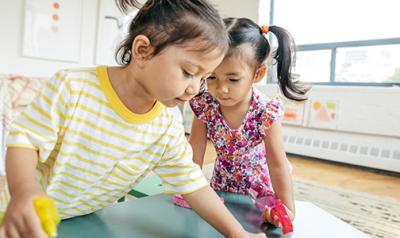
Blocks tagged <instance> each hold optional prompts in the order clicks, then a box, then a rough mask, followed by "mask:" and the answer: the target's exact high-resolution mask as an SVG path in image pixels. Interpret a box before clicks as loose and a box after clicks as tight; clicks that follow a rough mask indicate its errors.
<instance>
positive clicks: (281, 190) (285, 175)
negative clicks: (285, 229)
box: [264, 121, 295, 224]
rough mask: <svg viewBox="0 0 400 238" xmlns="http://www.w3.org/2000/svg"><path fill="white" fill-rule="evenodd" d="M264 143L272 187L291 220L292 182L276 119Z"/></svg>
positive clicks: (279, 125) (292, 210)
mask: <svg viewBox="0 0 400 238" xmlns="http://www.w3.org/2000/svg"><path fill="white" fill-rule="evenodd" d="M264 143H265V149H266V152H267V164H268V169H269V174H270V177H271V183H272V187H273V189H274V191H275V193H276V196H277V197H278V198H279V199H281V200H282V202H283V203H284V204H285V205H286V207H287V208H288V209H289V211H288V214H289V216H290V218H291V220H293V219H294V216H295V206H294V197H293V183H292V177H291V175H290V172H289V168H288V162H287V158H286V153H285V149H284V145H283V140H282V126H281V124H280V123H279V122H278V121H275V122H274V123H273V124H272V125H271V127H270V128H269V130H268V132H267V135H266V137H265V138H264ZM274 224H275V223H274Z"/></svg>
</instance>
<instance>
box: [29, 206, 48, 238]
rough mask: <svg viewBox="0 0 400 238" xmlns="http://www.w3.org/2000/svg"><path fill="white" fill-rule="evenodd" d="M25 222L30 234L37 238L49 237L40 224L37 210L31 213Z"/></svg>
mask: <svg viewBox="0 0 400 238" xmlns="http://www.w3.org/2000/svg"><path fill="white" fill-rule="evenodd" d="M25 224H26V227H27V229H28V232H30V233H29V234H31V236H32V237H35V238H42V237H43V238H47V237H48V235H46V233H45V232H44V230H43V228H42V225H41V224H40V220H39V217H38V216H37V214H36V212H34V211H33V212H32V213H30V214H29V215H28V216H27V217H26V219H25Z"/></svg>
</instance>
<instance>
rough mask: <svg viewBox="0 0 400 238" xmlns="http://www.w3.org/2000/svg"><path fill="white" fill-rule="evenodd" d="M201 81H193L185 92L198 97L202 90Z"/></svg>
mask: <svg viewBox="0 0 400 238" xmlns="http://www.w3.org/2000/svg"><path fill="white" fill-rule="evenodd" d="M200 84H201V80H193V81H192V82H191V83H190V84H189V86H188V87H187V88H186V90H185V92H186V93H187V94H189V95H196V94H198V93H199V90H200Z"/></svg>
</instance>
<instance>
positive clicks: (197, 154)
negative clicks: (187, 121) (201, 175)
mask: <svg viewBox="0 0 400 238" xmlns="http://www.w3.org/2000/svg"><path fill="white" fill-rule="evenodd" d="M189 143H190V145H191V146H192V149H193V162H195V163H196V164H198V165H199V166H200V168H202V167H203V161H204V154H205V151H206V147H207V128H206V125H205V124H204V123H203V122H202V121H200V120H199V119H197V118H196V117H195V116H194V117H193V123H192V130H191V132H190V137H189Z"/></svg>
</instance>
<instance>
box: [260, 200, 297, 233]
mask: <svg viewBox="0 0 400 238" xmlns="http://www.w3.org/2000/svg"><path fill="white" fill-rule="evenodd" d="M283 206H284V207H285V209H286V212H287V214H288V216H289V218H290V220H291V221H293V220H294V213H293V212H292V211H291V210H290V209H289V208H287V207H286V206H285V204H283ZM265 220H266V221H267V222H269V223H271V224H273V225H274V226H276V227H281V228H282V224H281V223H280V222H279V219H278V216H276V215H275V217H271V208H267V210H266V211H265Z"/></svg>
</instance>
